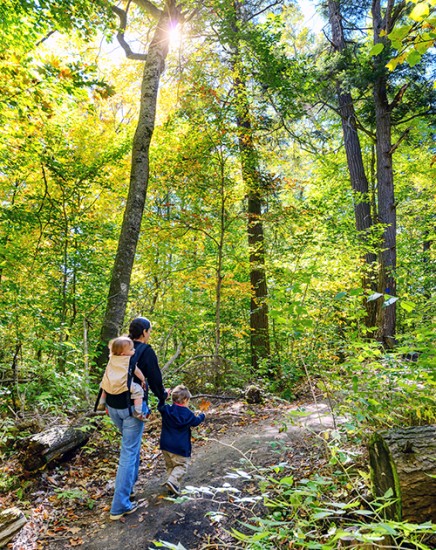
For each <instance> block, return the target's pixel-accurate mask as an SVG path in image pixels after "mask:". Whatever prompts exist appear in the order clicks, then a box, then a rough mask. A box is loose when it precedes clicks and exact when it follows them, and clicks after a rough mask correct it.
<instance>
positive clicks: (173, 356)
mask: <svg viewBox="0 0 436 550" xmlns="http://www.w3.org/2000/svg"><path fill="white" fill-rule="evenodd" d="M182 347H183V343H182V342H180V344H179V345H178V346H177V349H176V352H175V353H174V355H172V356H171V357H170V358H169V359H168V361H167V362H166V363H165V365H164V366H163V367H162V368H161V369H160V370H161V371H162V372H164V371H165V370H166V369H167V368H168V367H169V366H170V365H171V363H174V361H175V360H176V359H177V357H178V356H179V355H180V352H181V351H182Z"/></svg>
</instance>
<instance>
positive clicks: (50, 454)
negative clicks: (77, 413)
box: [22, 426, 89, 472]
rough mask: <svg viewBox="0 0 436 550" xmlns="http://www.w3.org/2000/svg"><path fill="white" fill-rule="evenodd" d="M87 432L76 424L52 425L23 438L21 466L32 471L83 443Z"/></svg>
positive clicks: (86, 438)
mask: <svg viewBox="0 0 436 550" xmlns="http://www.w3.org/2000/svg"><path fill="white" fill-rule="evenodd" d="M88 439H89V434H88V432H86V431H84V430H82V429H80V427H78V426H76V427H74V426H53V427H52V428H49V429H47V430H45V431H43V432H41V433H39V434H34V435H32V436H30V437H28V438H26V439H25V440H24V442H23V443H24V445H23V451H22V453H23V468H24V469H25V470H27V471H28V472H34V471H36V470H39V469H40V468H42V467H44V466H45V465H46V464H48V463H49V462H51V461H52V460H55V459H57V458H60V457H62V456H63V455H64V454H65V453H67V452H69V451H73V450H75V449H77V448H79V447H81V446H82V445H84V444H85V443H86V442H87V441H88Z"/></svg>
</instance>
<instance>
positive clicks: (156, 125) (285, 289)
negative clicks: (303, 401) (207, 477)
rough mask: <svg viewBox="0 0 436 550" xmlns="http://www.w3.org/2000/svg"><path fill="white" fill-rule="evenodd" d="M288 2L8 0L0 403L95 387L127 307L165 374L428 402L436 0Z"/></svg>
mask: <svg viewBox="0 0 436 550" xmlns="http://www.w3.org/2000/svg"><path fill="white" fill-rule="evenodd" d="M306 7H307V3H304V2H302V3H301V4H300V5H299V4H295V3H289V2H274V3H272V4H269V3H267V2H263V1H262V0H259V1H244V2H227V0H219V1H215V0H211V1H209V0H208V1H205V2H200V3H195V2H188V3H184V4H183V5H179V4H177V3H176V2H174V1H172V0H168V1H167V2H163V1H162V2H160V3H157V4H152V3H150V2H148V1H146V0H137V1H135V2H131V3H128V4H126V5H123V4H122V3H121V4H115V3H114V4H112V3H111V2H106V1H99V2H90V1H88V0H81V1H80V2H77V1H75V2H70V1H64V0H62V1H57V2H53V1H50V0H48V1H43V2H32V1H24V0H7V1H6V2H3V3H2V5H1V6H0V17H1V19H0V20H1V27H0V32H1V37H2V40H1V42H0V44H1V45H0V71H1V79H0V120H1V128H2V130H1V137H0V159H1V170H0V186H1V196H2V202H1V219H2V224H1V232H0V243H1V248H0V288H1V294H0V296H1V297H0V299H1V309H0V334H1V341H2V343H3V344H2V347H1V351H0V377H1V380H0V384H1V389H0V391H1V393H2V403H3V404H4V409H3V411H4V412H5V414H6V412H7V410H8V408H9V409H12V410H15V411H18V410H25V409H27V408H29V407H41V408H43V409H44V408H50V407H53V406H56V404H60V403H63V402H68V403H69V404H70V405H71V406H78V405H80V403H83V400H85V399H89V398H90V395H91V396H92V395H93V394H94V393H95V391H96V387H97V384H98V381H99V379H100V376H101V373H102V368H103V365H104V362H105V356H106V355H105V354H106V348H107V342H108V340H109V339H110V338H112V337H114V336H116V335H117V334H122V333H125V332H126V329H127V326H128V323H129V321H130V319H132V318H133V317H134V316H137V315H143V316H146V317H148V318H150V319H151V320H152V322H153V327H154V328H153V330H154V333H153V334H154V335H153V339H154V347H155V348H156V350H157V352H158V356H159V359H160V362H161V364H162V365H165V364H166V363H168V364H167V367H166V370H165V376H166V377H167V380H168V383H171V382H173V381H174V382H177V381H179V380H180V379H181V378H182V379H183V380H184V381H185V382H186V383H188V384H189V385H190V386H191V387H192V390H193V391H206V392H213V391H228V392H231V391H236V390H240V389H241V388H243V387H244V386H245V385H246V384H247V383H249V382H253V381H255V382H257V383H259V384H260V385H261V386H262V387H264V388H265V389H266V390H267V391H271V392H275V393H277V394H279V395H281V396H282V397H285V398H286V399H290V398H292V396H293V392H294V387H295V384H296V383H297V381H298V380H300V379H301V378H307V377H314V378H316V379H318V378H321V379H322V380H323V384H324V390H325V391H327V392H329V391H332V390H333V388H334V387H335V385H336V380H337V379H338V378H340V380H341V382H340V384H341V385H342V388H343V391H344V392H345V394H346V395H347V396H348V397H347V399H348V398H350V400H351V401H353V399H352V398H353V395H354V396H357V397H358V399H357V400H354V401H353V402H354V405H353V407H355V408H356V409H357V410H355V411H354V412H356V414H358V415H360V417H361V419H363V417H367V416H372V414H374V415H375V416H378V415H380V422H382V423H383V422H384V420H383V419H382V417H383V416H384V415H386V416H387V417H388V418H389V420H388V422H395V421H397V420H398V419H400V420H401V422H414V421H416V420H417V419H420V418H422V417H426V415H427V417H428V418H431V416H432V414H433V413H432V412H431V410H432V407H433V405H434V401H433V400H429V401H428V402H425V401H423V400H422V399H421V396H420V391H419V389H418V390H416V388H419V387H421V386H420V384H421V383H424V380H425V393H426V395H427V397H429V396H430V395H434V369H433V368H432V367H434V361H435V354H434V331H435V308H434V305H435V295H434V289H435V272H436V271H435V250H434V234H435V233H434V231H435V213H436V210H435V209H436V203H435V194H434V176H435V147H434V125H433V123H434V114H435V86H434V82H435V78H434V69H435V65H434V41H435V37H436V34H435V16H434V8H435V5H434V1H432V0H424V1H417V2H409V3H406V4H404V3H399V2H389V3H384V2H378V1H376V2H372V3H371V2H366V1H365V0H360V1H359V2H357V3H356V2H348V1H346V0H341V1H340V2H337V1H333V0H326V1H324V2H320V3H319V4H318V5H317V6H316V10H317V11H316V14H317V15H316V21H320V22H321V24H320V25H319V28H310V24H309V23H310V21H311V20H312V21H313V17H312V19H309V20H307V18H306V17H305V16H304V14H303V11H302V8H306ZM405 358H406V359H410V358H412V359H413V360H414V361H415V360H416V359H417V360H418V361H417V363H416V365H417V366H415V364H414V368H413V369H411V368H409V366H408V364H407V363H406V366H405V367H403V366H401V365H403V361H404V359H405ZM390 369H393V370H392V371H391V370H390ZM432 371H433V374H432ZM379 372H384V373H387V374H386V376H395V377H397V376H398V377H400V378H401V379H402V380H403V378H404V380H405V382H404V380H403V382H404V384H405V389H404V395H401V396H397V398H398V410H396V409H395V407H394V408H393V409H391V411H390V412H388V411H387V410H385V409H384V398H383V397H380V401H377V405H373V406H374V411H373V412H372V413H368V409H367V404H368V403H367V398H366V397H365V393H364V390H363V388H359V387H358V386H359V385H358V384H357V380H358V379H359V380H362V379H364V380H365V384H364V386H365V387H367V384H369V385H372V384H376V378H377V373H379ZM417 384H418V386H417ZM408 385H410V387H413V388H414V391H413V392H409V391H408V389H407V387H408ZM429 386H430V388H432V390H431V389H430V390H429ZM415 390H416V391H415ZM405 403H406V404H407V405H406V407H404V404H405ZM394 410H396V412H395V413H394V412H393V411H394ZM400 411H401V412H400ZM396 415H398V418H397V419H396V420H395V418H396ZM372 420H373V418H372Z"/></svg>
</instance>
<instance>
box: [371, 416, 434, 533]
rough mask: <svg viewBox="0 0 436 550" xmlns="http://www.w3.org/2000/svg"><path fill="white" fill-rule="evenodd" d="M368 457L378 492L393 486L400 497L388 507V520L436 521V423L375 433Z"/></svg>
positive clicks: (373, 481) (394, 495) (394, 494)
mask: <svg viewBox="0 0 436 550" xmlns="http://www.w3.org/2000/svg"><path fill="white" fill-rule="evenodd" d="M369 458H370V466H371V478H372V483H373V491H374V493H375V495H376V496H378V497H381V496H383V495H384V494H385V493H386V491H388V490H389V489H391V490H392V493H393V498H394V499H398V500H397V502H395V503H394V504H392V505H391V506H389V507H388V508H386V516H387V518H388V519H393V520H397V521H409V522H413V523H424V522H426V521H432V522H436V479H435V477H431V476H436V425H431V426H413V427H409V428H397V429H392V430H389V431H387V432H384V433H378V434H375V435H374V436H373V438H372V440H371V441H370V445H369Z"/></svg>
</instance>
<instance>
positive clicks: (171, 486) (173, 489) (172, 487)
mask: <svg viewBox="0 0 436 550" xmlns="http://www.w3.org/2000/svg"><path fill="white" fill-rule="evenodd" d="M165 487H166V488H167V489H168V490H169V492H170V493H173V495H177V496H178V495H180V490H179V488H178V487H177V485H174V483H172V482H171V481H167V482H166V483H165Z"/></svg>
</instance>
